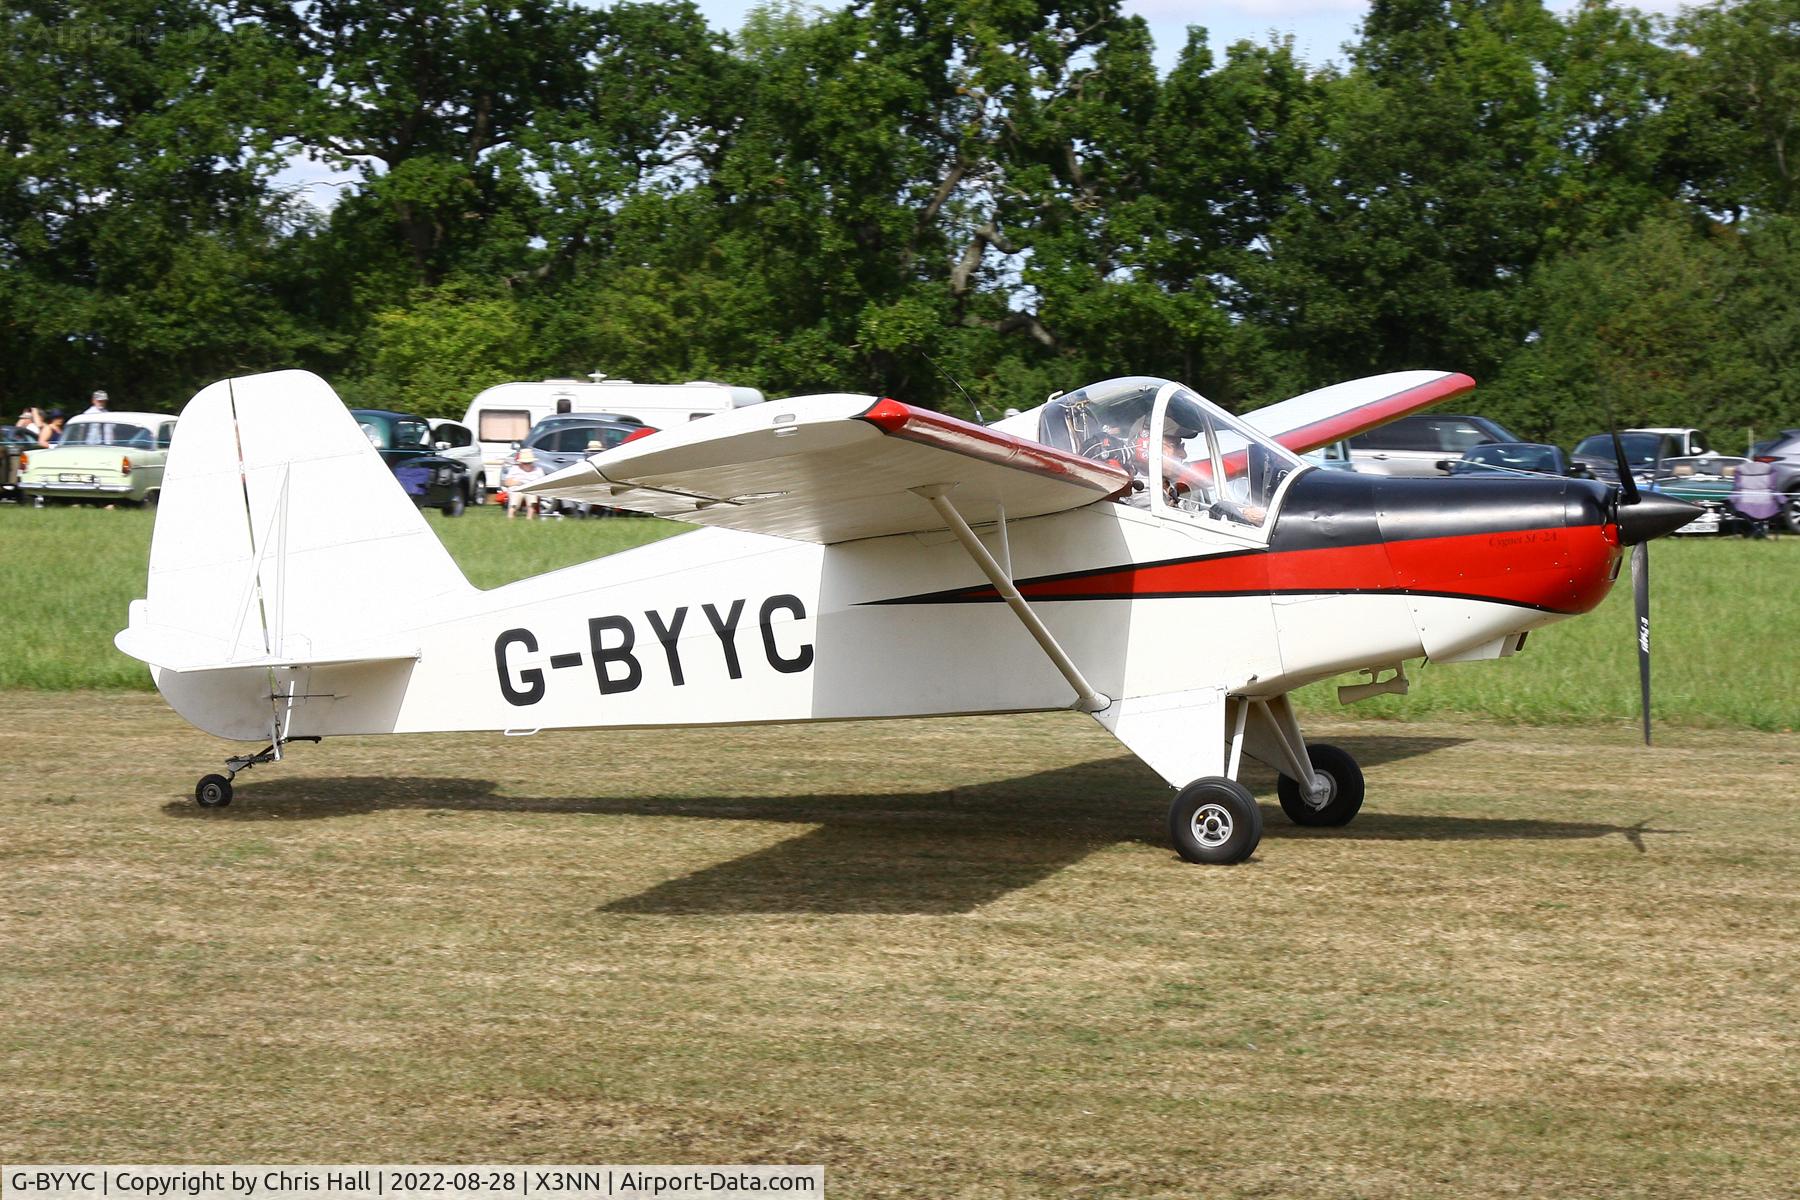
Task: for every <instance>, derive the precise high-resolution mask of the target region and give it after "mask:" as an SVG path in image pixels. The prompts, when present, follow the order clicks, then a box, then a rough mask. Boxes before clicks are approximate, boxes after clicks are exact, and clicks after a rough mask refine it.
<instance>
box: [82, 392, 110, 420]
mask: <svg viewBox="0 0 1800 1200" xmlns="http://www.w3.org/2000/svg"><path fill="white" fill-rule="evenodd" d="M105 411H106V393H105V392H95V393H94V394H93V395H92V396H89V397H88V406H87V411H86V412H84V413H82V414H81V415H82V416H84V417H91V416H93V415H94V414H95V413H103V412H105Z"/></svg>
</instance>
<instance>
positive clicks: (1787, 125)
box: [0, 0, 1800, 440]
mask: <svg viewBox="0 0 1800 1200" xmlns="http://www.w3.org/2000/svg"><path fill="white" fill-rule="evenodd" d="M1797 49H1800V0H1718V2H1716V3H1713V4H1710V5H1705V6H1702V7H1699V8H1696V9H1693V10H1690V11H1688V12H1686V13H1685V14H1684V15H1683V16H1681V17H1680V18H1679V19H1676V20H1673V21H1658V20H1656V19H1653V18H1646V17H1643V16H1640V15H1638V14H1637V13H1635V12H1634V11H1632V10H1630V9H1627V8H1623V7H1620V6H1617V5H1615V4H1612V3H1609V2H1608V0H1587V2H1586V3H1584V4H1582V5H1581V6H1580V7H1578V8H1577V9H1575V10H1574V11H1572V12H1569V13H1567V14H1561V15H1559V14H1556V13H1552V12H1551V11H1549V10H1548V9H1547V8H1546V7H1545V5H1544V4H1543V3H1541V2H1540V0H1374V2H1373V3H1372V4H1371V6H1370V9H1369V12H1368V15H1367V18H1366V20H1365V22H1364V24H1363V26H1362V28H1361V29H1360V30H1359V33H1358V36H1357V38H1356V39H1355V40H1354V41H1353V42H1352V43H1351V44H1350V45H1349V46H1347V47H1346V54H1345V59H1344V62H1343V65H1341V66H1335V65H1327V66H1324V67H1319V68H1314V67H1309V66H1308V65H1306V64H1305V63H1303V62H1301V61H1300V60H1299V59H1298V58H1296V57H1295V55H1294V52H1293V48H1292V46H1291V45H1288V44H1286V43H1284V42H1281V41H1279V40H1277V41H1272V42H1270V43H1268V44H1260V45H1259V44H1254V43H1250V42H1239V43H1237V44H1235V45H1231V46H1227V47H1223V48H1219V47H1215V46H1213V45H1212V44H1211V41H1210V39H1209V38H1208V36H1207V33H1206V31H1205V30H1204V29H1203V28H1200V27H1194V28H1192V29H1190V31H1189V36H1188V40H1187V43H1186V45H1185V46H1184V47H1183V48H1182V50H1181V53H1180V56H1179V58H1178V60H1177V62H1176V65H1175V67H1174V69H1173V70H1172V71H1170V72H1169V73H1168V74H1167V75H1166V76H1159V74H1158V72H1157V71H1156V69H1155V67H1154V65H1153V60H1152V51H1153V47H1152V45H1151V43H1150V37H1149V33H1148V30H1147V28H1146V26H1145V25H1144V23H1143V22H1142V21H1141V20H1138V19H1136V18H1131V17H1127V16H1125V15H1123V13H1122V12H1121V10H1120V8H1119V4H1118V2H1117V0H1035V2H1030V3H1028V2H1026V0H863V2H861V3H858V4H855V5H850V6H848V7H844V8H840V9H836V10H818V9H813V8H810V7H801V6H798V5H794V6H784V5H782V4H779V3H773V4H770V5H768V6H765V7H763V8H761V9H758V10H756V11H755V12H753V13H752V15H751V16H750V18H749V19H748V21H747V22H746V24H745V26H744V28H743V29H742V30H741V31H739V32H738V33H736V34H727V33H725V32H723V31H719V30H716V29H713V28H711V27H709V26H708V24H707V23H706V21H705V20H704V18H703V17H702V16H701V15H700V13H699V11H698V10H697V9H696V8H695V7H694V5H693V4H692V3H690V2H689V0H639V2H634V3H620V4H615V5H613V6H611V7H607V8H596V7H589V6H586V5H581V4H576V3H573V2H571V0H412V2H410V3H406V4H376V3H373V2H372V0H298V2H295V0H223V2H212V0H113V2H112V3H109V4H105V5H100V4H89V3H77V4H73V5H71V4H68V3H57V4H51V3H46V2H44V0H5V3H0V72H4V75H5V77H6V79H7V80H8V87H7V89H6V90H5V91H4V92H3V93H0V138H3V139H4V141H5V148H6V151H7V152H6V154H4V155H0V349H3V351H4V353H5V355H6V361H7V362H8V364H9V366H10V367H11V370H10V371H9V372H8V375H7V377H6V378H5V380H4V382H0V387H3V388H5V389H6V392H5V393H4V395H5V399H6V401H7V402H8V403H13V404H16V405H20V404H28V403H50V402H58V401H61V402H65V403H66V402H68V401H70V400H73V399H74V397H75V396H77V395H79V394H81V393H83V392H85V391H86V390H87V389H88V388H90V387H93V386H107V387H108V388H109V389H110V390H112V391H113V392H114V394H115V396H118V397H120V398H121V399H125V400H128V401H129V402H130V403H132V404H134V405H135V404H150V405H164V406H169V405H173V404H176V403H178V402H179V401H180V400H181V399H182V398H183V397H185V396H186V395H188V394H190V393H191V392H192V391H194V390H196V389H197V388H198V387H199V386H201V385H203V384H204V383H206V382H208V381H209V380H211V379H213V378H217V377H219V376H221V375H224V374H229V373H233V372H241V371H246V370H256V369H264V368H269V367H275V366H284V365H300V366H306V367H310V368H312V369H314V370H319V371H323V372H326V373H328V374H330V375H331V376H332V377H333V378H334V380H335V381H336V382H338V384H339V385H340V387H341V388H342V390H344V391H345V393H346V394H347V395H353V396H355V397H357V398H358V399H362V400H365V401H368V402H371V403H385V404H393V405H397V406H404V407H412V408H417V409H421V410H423V411H426V412H431V413H451V412H454V411H456V410H457V409H459V408H460V407H461V406H462V405H463V404H464V403H466V401H467V399H468V397H469V396H470V395H472V394H473V392H474V391H475V390H477V389H479V388H480V387H481V386H484V385H485V384H488V383H492V382H497V381H499V380H501V379H507V378H518V377H529V376H532V375H537V374H557V375H568V374H573V373H584V372H587V371H591V370H601V371H605V372H608V373H609V374H612V375H614V376H623V377H630V378H636V379H641V380H682V379H700V378H713V379H726V380H729V381H732V382H740V383H746V384H752V385H755V386H759V387H762V388H764V389H765V390H767V391H769V392H771V393H782V392H792V391H803V390H813V389H820V390H824V389H829V390H841V389H856V390H866V391H876V392H884V393H888V394H893V395H898V396H903V397H905V398H906V399H908V400H911V401H914V402H920V403H926V404H931V405H938V406H943V407H946V408H950V409H952V410H956V411H966V402H965V401H964V399H963V398H962V388H963V387H966V388H967V390H968V391H970V392H972V393H973V394H974V395H975V396H976V398H977V399H978V400H979V401H980V402H981V403H983V404H984V405H985V406H987V407H989V408H991V409H996V410H997V409H1000V408H1004V407H1007V406H1014V405H1016V406H1021V407H1023V406H1026V405H1029V404H1032V403H1035V402H1037V401H1038V400H1039V399H1041V398H1042V396H1043V395H1044V394H1046V393H1047V392H1049V391H1051V390H1054V389H1057V388H1067V387H1072V386H1077V385H1079V384H1081V383H1083V382H1086V381H1088V380H1091V379H1092V378H1096V377H1099V376H1103V375H1107V374H1124V373H1155V374H1163V375H1168V376H1172V377H1178V378H1182V379H1186V380H1188V381H1190V382H1192V383H1194V384H1195V385H1197V386H1199V387H1200V388H1201V389H1202V390H1203V391H1205V392H1207V393H1208V394H1210V395H1213V396H1215V397H1217V398H1219V399H1220V400H1222V401H1224V402H1226V403H1228V404H1233V405H1251V404H1257V403H1264V402H1267V401H1269V400H1272V399H1277V398H1279V397H1281V396H1284V395H1289V394H1292V393H1294V392H1298V391H1301V390H1304V389H1306V388H1309V387H1313V386H1318V385H1320V384H1323V383H1327V382H1332V381H1334V380H1336V379H1340V378H1344V377H1348V376H1353V375H1358V374H1365V373H1371V372H1376V371H1383V370H1395V369H1403V368H1411V367H1424V366H1431V367H1444V368H1454V369H1461V370H1468V371H1472V372H1474V373H1476V374H1477V375H1478V376H1480V377H1482V378H1483V380H1484V382H1488V383H1490V384H1491V385H1492V386H1491V389H1490V391H1489V392H1488V393H1487V394H1488V396H1489V400H1488V404H1489V406H1490V407H1491V408H1492V409H1493V410H1494V411H1495V412H1496V414H1497V415H1505V416H1508V417H1510V418H1511V419H1512V420H1514V421H1515V422H1517V423H1518V424H1520V425H1521V426H1522V427H1524V428H1525V429H1527V430H1529V431H1531V432H1534V433H1540V434H1543V435H1546V436H1556V437H1559V438H1561V439H1563V440H1568V439H1569V438H1572V437H1575V436H1578V435H1579V434H1581V433H1583V432H1587V431H1589V430H1591V429H1593V428H1598V427H1599V426H1600V425H1601V424H1603V423H1604V422H1605V421H1606V420H1608V419H1610V416H1616V417H1617V419H1619V420H1621V421H1650V420H1655V421H1658V422H1662V423H1670V424H1690V423H1703V421H1704V420H1706V419H1714V418H1716V420H1717V421H1718V422H1719V423H1720V424H1721V426H1722V427H1723V426H1729V427H1733V428H1735V427H1736V426H1737V425H1739V424H1743V425H1762V426H1767V425H1772V424H1775V423H1781V422H1785V423H1793V422H1794V421H1795V420H1796V417H1795V414H1794V405H1795V401H1796V392H1797V391H1800V371H1797V368H1796V364H1795V362H1794V354H1793V351H1792V349H1791V347H1793V345H1794V344H1795V336H1794V335H1795V333H1796V332H1797V328H1796V327H1797V325H1800V317H1797V314H1796V309H1795V305H1794V302H1793V301H1792V299H1791V298H1792V297H1793V296H1794V295H1795V292H1796V289H1795V284H1796V283H1800V235H1797V234H1796V225H1795V221H1796V220H1800V213H1796V212H1795V207H1796V203H1797V200H1800V195H1797V191H1796V189H1797V187H1800V182H1797V180H1796V171H1797V170H1800V67H1797V66H1796V64H1797V63H1800V53H1797V52H1796V51H1797ZM295 160H300V161H306V160H310V161H313V162H318V163H326V164H331V165H333V166H335V167H338V168H339V169H342V170H346V171H350V172H353V173H354V176H355V178H356V183H355V184H354V185H353V186H350V187H348V188H346V189H345V193H344V195H343V197H342V199H341V200H340V201H339V202H338V203H337V204H335V205H333V206H331V207H330V208H329V210H328V211H321V210H319V209H316V208H313V207H311V206H309V205H307V204H304V203H302V202H300V201H299V200H297V199H295V198H293V197H292V196H290V195H287V194H286V193H284V191H283V188H282V187H281V185H280V184H279V182H278V181H279V180H280V179H281V174H280V172H281V170H282V168H283V167H284V166H285V165H286V164H288V163H289V162H291V161H295ZM952 380H954V381H955V382H953V381H952ZM959 385H960V386H959ZM1609 415H1610V416H1609ZM1720 433H1721V436H1722V435H1723V428H1721V431H1720Z"/></svg>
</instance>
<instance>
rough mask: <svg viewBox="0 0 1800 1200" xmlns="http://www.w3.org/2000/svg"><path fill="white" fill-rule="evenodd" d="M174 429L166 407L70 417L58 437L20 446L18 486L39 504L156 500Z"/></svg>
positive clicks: (130, 502)
mask: <svg viewBox="0 0 1800 1200" xmlns="http://www.w3.org/2000/svg"><path fill="white" fill-rule="evenodd" d="M174 435H175V418H174V417H171V416H169V415H168V414H166V413H140V412H98V413H93V414H91V415H90V414H87V413H83V414H82V415H81V416H78V417H71V418H70V419H69V422H68V424H66V425H64V426H63V435H62V441H60V442H58V443H57V444H56V445H54V446H51V447H50V448H49V449H40V448H37V447H27V448H26V449H25V453H24V454H23V455H22V456H21V458H20V462H19V466H20V472H19V490H20V492H21V493H22V494H23V495H26V496H29V497H31V499H32V502H33V503H35V504H37V505H39V506H40V507H41V506H43V505H45V504H49V503H51V502H53V501H100V502H104V503H107V504H118V503H125V504H155V503H156V498H157V496H158V495H160V494H161V492H162V481H163V464H164V463H165V462H167V461H168V457H169V439H170V438H172V437H173V436H174Z"/></svg>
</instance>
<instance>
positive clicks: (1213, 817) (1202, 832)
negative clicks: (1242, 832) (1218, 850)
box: [1189, 803, 1231, 850]
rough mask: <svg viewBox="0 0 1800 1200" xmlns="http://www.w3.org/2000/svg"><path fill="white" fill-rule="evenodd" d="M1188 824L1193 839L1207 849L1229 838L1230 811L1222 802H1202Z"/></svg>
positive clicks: (1222, 843) (1220, 844)
mask: <svg viewBox="0 0 1800 1200" xmlns="http://www.w3.org/2000/svg"><path fill="white" fill-rule="evenodd" d="M1189 824H1190V826H1191V827H1192V829H1193V833H1194V840H1195V841H1197V842H1199V843H1200V844H1201V845H1202V846H1205V847H1206V848H1207V849H1209V850H1210V849H1213V848H1214V847H1217V846H1223V845H1224V844H1225V843H1226V842H1228V841H1230V840H1231V813H1230V812H1229V811H1228V810H1227V809H1226V808H1225V806H1224V805H1222V804H1211V803H1209V804H1202V805H1201V806H1200V807H1199V808H1197V809H1195V810H1194V816H1193V819H1192V820H1191V821H1190V822H1189Z"/></svg>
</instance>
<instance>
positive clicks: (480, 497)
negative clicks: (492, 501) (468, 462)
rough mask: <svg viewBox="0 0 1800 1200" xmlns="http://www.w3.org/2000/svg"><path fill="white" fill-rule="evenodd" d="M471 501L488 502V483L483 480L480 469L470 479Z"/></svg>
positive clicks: (473, 502) (475, 502)
mask: <svg viewBox="0 0 1800 1200" xmlns="http://www.w3.org/2000/svg"><path fill="white" fill-rule="evenodd" d="M469 503H470V504H474V505H481V504H486V503H487V484H486V483H484V482H482V475H481V472H479V471H477V472H476V473H475V477H474V478H473V479H471V480H470V481H469Z"/></svg>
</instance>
